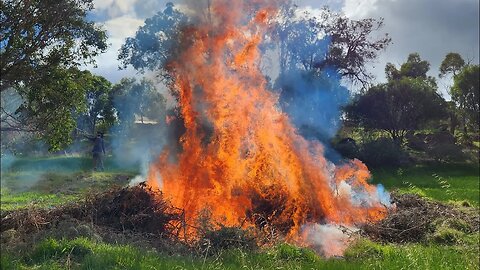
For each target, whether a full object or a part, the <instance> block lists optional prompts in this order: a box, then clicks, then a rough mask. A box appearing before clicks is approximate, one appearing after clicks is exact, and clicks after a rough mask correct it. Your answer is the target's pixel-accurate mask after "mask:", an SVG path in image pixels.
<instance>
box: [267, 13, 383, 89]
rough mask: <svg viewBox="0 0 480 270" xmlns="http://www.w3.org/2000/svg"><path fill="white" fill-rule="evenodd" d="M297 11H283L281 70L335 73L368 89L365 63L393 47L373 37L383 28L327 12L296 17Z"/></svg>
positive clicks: (380, 22)
mask: <svg viewBox="0 0 480 270" xmlns="http://www.w3.org/2000/svg"><path fill="white" fill-rule="evenodd" d="M295 9H296V8H295V7H287V8H286V9H284V10H283V15H282V16H283V18H282V20H280V21H283V22H282V23H279V25H278V27H277V31H276V35H277V36H278V38H279V40H280V44H279V49H280V50H279V51H280V69H281V72H284V71H285V70H288V69H292V68H295V69H298V68H300V69H304V70H306V71H310V70H315V71H317V72H318V73H321V72H322V71H324V70H326V69H334V70H336V71H337V72H338V74H340V75H341V76H342V77H343V78H347V79H349V80H351V81H352V82H354V83H361V84H362V85H363V86H364V87H366V86H367V84H368V82H369V80H370V79H371V78H372V75H371V74H369V73H368V71H367V69H366V63H368V62H369V61H372V60H373V59H375V58H376V57H377V54H378V52H379V51H381V50H383V49H385V48H386V47H387V46H388V44H390V42H391V39H390V37H389V36H388V34H385V35H384V36H383V37H381V38H378V39H375V38H373V37H372V34H373V33H374V32H375V31H378V30H379V29H380V28H381V27H382V26H383V20H382V19H380V20H376V19H373V18H368V19H362V20H350V19H348V18H347V17H345V16H343V15H341V14H338V13H335V12H332V11H331V10H329V9H327V8H325V9H323V11H322V13H321V15H320V16H313V15H311V14H309V13H308V12H305V13H304V14H303V15H301V16H297V15H295V14H296V12H295Z"/></svg>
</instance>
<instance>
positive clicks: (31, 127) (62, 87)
mask: <svg viewBox="0 0 480 270" xmlns="http://www.w3.org/2000/svg"><path fill="white" fill-rule="evenodd" d="M0 5H1V9H0V46H1V47H0V53H1V55H0V58H1V61H0V72H1V75H2V76H1V80H0V90H1V92H2V94H3V93H4V92H5V91H7V90H8V91H15V92H16V93H17V94H18V95H19V96H20V98H21V101H22V104H21V106H20V107H19V108H18V110H16V111H12V110H10V109H9V108H4V107H3V104H2V107H1V109H2V120H4V119H3V118H5V120H6V121H5V123H4V122H3V121H2V125H1V130H2V131H12V130H15V131H19V132H32V133H35V134H38V135H41V136H42V137H43V138H44V139H45V140H46V142H47V143H48V144H49V146H50V150H58V149H60V148H61V147H64V146H66V145H68V143H69V142H70V141H71V136H70V133H71V131H72V130H73V128H74V127H75V118H74V115H77V114H78V113H79V112H81V111H83V110H85V109H86V104H85V98H84V97H85V96H84V95H85V91H86V88H85V85H86V81H87V80H88V79H87V78H86V77H88V76H87V75H86V73H85V72H81V71H79V70H78V69H77V67H78V66H79V65H80V64H85V63H94V57H95V56H97V55H98V54H99V53H102V52H104V51H105V50H106V48H107V43H106V39H107V37H106V33H105V31H103V30H101V29H100V28H99V27H98V26H96V25H95V24H94V23H93V22H90V21H88V20H86V15H87V12H88V11H90V10H92V9H93V1H92V0H65V1H53V0H6V1H2V2H1V4H0ZM3 115H6V117H3Z"/></svg>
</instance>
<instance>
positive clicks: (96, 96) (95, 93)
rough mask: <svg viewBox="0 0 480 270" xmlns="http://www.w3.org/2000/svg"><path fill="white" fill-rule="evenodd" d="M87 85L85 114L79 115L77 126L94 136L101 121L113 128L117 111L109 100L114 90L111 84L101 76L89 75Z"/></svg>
mask: <svg viewBox="0 0 480 270" xmlns="http://www.w3.org/2000/svg"><path fill="white" fill-rule="evenodd" d="M88 76H89V78H88V80H87V85H85V88H86V93H85V99H86V107H87V110H86V111H85V113H82V114H80V115H79V117H78V120H77V126H78V127H79V128H80V129H86V130H88V131H89V132H90V134H94V133H95V131H96V127H97V124H98V121H99V120H100V119H101V120H103V122H104V123H105V124H106V126H112V125H113V124H114V122H115V119H116V117H115V111H114V109H113V106H112V104H111V100H110V99H109V96H110V91H111V89H112V85H111V83H110V82H109V81H108V80H107V79H105V78H104V77H101V76H95V75H92V74H88Z"/></svg>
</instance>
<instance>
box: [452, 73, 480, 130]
mask: <svg viewBox="0 0 480 270" xmlns="http://www.w3.org/2000/svg"><path fill="white" fill-rule="evenodd" d="M450 92H451V95H452V99H453V101H454V102H455V103H456V104H457V106H458V109H459V110H460V114H461V115H462V117H463V119H464V125H465V128H466V126H467V125H469V126H471V127H472V128H473V129H475V130H477V131H478V128H479V120H480V119H479V113H480V110H479V108H480V105H479V102H480V101H479V100H480V94H479V92H480V66H479V65H469V66H466V67H464V68H463V69H462V70H461V71H460V73H459V74H457V75H456V76H455V77H454V84H453V86H452V88H451V91H450Z"/></svg>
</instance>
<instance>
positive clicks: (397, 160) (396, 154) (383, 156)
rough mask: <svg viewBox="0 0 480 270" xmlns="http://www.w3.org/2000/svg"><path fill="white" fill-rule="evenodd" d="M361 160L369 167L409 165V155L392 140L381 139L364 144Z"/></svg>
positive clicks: (361, 150) (361, 149)
mask: <svg viewBox="0 0 480 270" xmlns="http://www.w3.org/2000/svg"><path fill="white" fill-rule="evenodd" d="M360 159H361V160H362V161H363V162H365V163H366V164H367V165H368V166H372V167H379V166H400V165H404V164H406V163H408V154H407V153H406V152H405V151H404V150H403V149H402V148H401V147H400V146H398V145H396V144H395V143H394V142H393V141H392V140H390V139H388V138H379V139H376V140H372V141H369V142H367V143H365V144H363V145H362V146H361V148H360Z"/></svg>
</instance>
